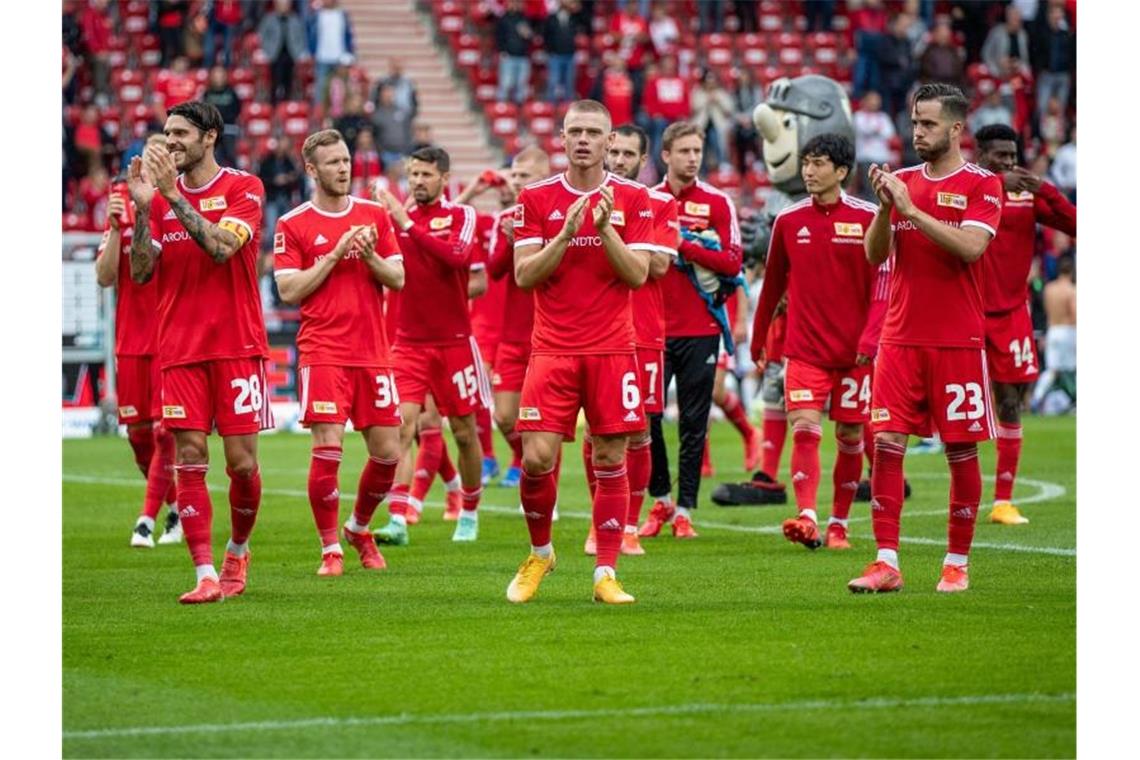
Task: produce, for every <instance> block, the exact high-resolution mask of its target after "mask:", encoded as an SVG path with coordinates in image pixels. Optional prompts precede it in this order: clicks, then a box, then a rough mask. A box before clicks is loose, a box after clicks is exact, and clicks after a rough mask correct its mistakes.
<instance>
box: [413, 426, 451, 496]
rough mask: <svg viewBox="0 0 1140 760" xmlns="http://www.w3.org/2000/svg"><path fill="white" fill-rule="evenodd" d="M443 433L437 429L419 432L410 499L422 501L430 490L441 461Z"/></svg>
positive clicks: (425, 429) (424, 429) (426, 429)
mask: <svg viewBox="0 0 1140 760" xmlns="http://www.w3.org/2000/svg"><path fill="white" fill-rule="evenodd" d="M443 449H444V445H443V431H442V430H440V429H439V428H423V429H421V430H420V446H419V451H417V452H416V473H415V476H414V477H413V478H412V491H411V493H412V498H413V499H418V500H419V501H423V500H424V497H425V496H427V493H428V491H430V490H431V482H432V481H433V480H435V474H436V473H437V472H439V464H440V461H441V460H442V459H443Z"/></svg>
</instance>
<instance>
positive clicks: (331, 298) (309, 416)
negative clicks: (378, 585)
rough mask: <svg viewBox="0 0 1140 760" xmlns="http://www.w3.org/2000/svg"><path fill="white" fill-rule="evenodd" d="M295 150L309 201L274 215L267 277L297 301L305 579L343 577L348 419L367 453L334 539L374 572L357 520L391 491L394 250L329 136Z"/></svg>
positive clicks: (371, 545)
mask: <svg viewBox="0 0 1140 760" xmlns="http://www.w3.org/2000/svg"><path fill="white" fill-rule="evenodd" d="M301 155H302V157H303V158H304V161H305V173H306V174H308V175H309V177H310V179H312V181H313V185H314V190H313V196H312V198H313V199H312V200H311V201H308V202H306V203H302V204H301V205H300V206H298V207H297V208H295V209H293V210H292V211H290V212H289V213H287V214H285V215H284V216H282V217H281V218H280V219H279V220H278V222H277V230H276V233H275V234H274V236H273V242H274V246H273V252H274V273H273V274H274V278H275V279H276V281H277V289H278V291H279V292H280V293H281V299H282V300H283V301H285V302H286V303H291V304H299V305H300V307H301V328H300V331H299V332H298V333H297V350H298V352H299V353H300V359H299V360H298V362H297V365H298V367H299V375H300V380H301V424H302V425H304V426H305V427H308V428H309V429H310V430H311V431H312V435H313V449H312V458H311V460H310V462H309V487H308V490H309V506H310V507H311V508H312V510H313V520H314V521H315V522H316V525H317V535H318V537H319V539H320V542H321V565H320V568H319V569H318V570H317V574H318V575H322V576H338V575H342V574H343V573H344V550H343V548H342V547H341V545H340V541H339V537H338V535H337V533H338V531H337V523H338V521H339V517H340V484H339V482H338V470H339V469H340V462H341V457H342V455H343V446H344V427H345V423H346V422H347V421H348V420H352V426H353V428H354V429H356V430H359V431H360V432H361V434H362V435H363V437H364V443H365V446H366V447H367V449H368V460H367V461H366V462H365V464H364V469H363V471H362V472H361V473H360V483H359V485H358V486H357V489H356V505H355V508H354V509H353V511H352V517H350V518H349V520H348V522H346V523H345V524H344V538H345V541H346V542H348V544H349V545H350V546H352V548H353V549H355V550H356V551H357V553H358V554H359V555H360V562H361V564H362V565H363V566H364V567H365V568H367V569H372V570H381V569H383V568H384V566H385V563H384V558H383V556H381V554H380V552H379V551H378V550H377V549H376V544H375V542H374V541H373V540H372V533H371V532H370V531H369V527H368V526H369V522H370V521H371V519H372V515H373V513H374V512H375V511H376V507H377V505H378V504H379V503H380V502H381V501H383V500H384V497H385V496H387V494H388V490H389V489H390V488H391V487H392V479H393V478H394V477H395V474H396V464H397V461H398V459H399V455H400V399H399V397H398V395H397V393H396V381H395V377H394V375H393V372H392V357H391V354H390V352H389V349H388V340H387V336H386V335H385V332H384V320H383V318H382V312H383V290H382V288H383V287H387V288H390V289H392V290H400V289H401V288H402V287H403V286H404V267H403V264H402V263H401V262H402V260H403V257H402V255H401V254H400V247H399V244H398V243H397V242H396V235H395V232H394V231H393V230H392V223H391V222H390V221H389V219H388V212H387V211H386V210H385V209H384V207H383V206H381V205H380V204H378V203H374V202H373V201H368V200H363V199H361V198H355V197H353V196H351V195H350V194H349V192H350V189H351V186H352V158H351V156H350V155H349V152H348V145H346V144H345V142H344V138H343V137H342V136H341V134H340V132H337V131H336V130H335V129H325V130H322V131H320V132H315V133H313V134H311V135H309V137H308V138H306V139H305V144H304V146H303V147H302V149H301Z"/></svg>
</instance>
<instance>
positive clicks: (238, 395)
mask: <svg viewBox="0 0 1140 760" xmlns="http://www.w3.org/2000/svg"><path fill="white" fill-rule="evenodd" d="M267 392H268V388H267V386H266V383H265V362H264V360H262V359H260V358H258V357H244V358H241V359H215V360H214V361H208V362H199V363H198V364H180V365H178V366H175V367H167V368H166V369H164V370H162V424H163V425H165V426H166V427H167V428H168V429H170V430H202V431H205V432H207V433H208V432H210V430H212V429H214V428H217V430H218V433H219V434H221V435H223V436H227V435H252V434H253V433H256V432H258V431H260V430H270V429H271V428H273V426H274V425H273V409H272V407H271V406H270V403H269V399H268V398H266V394H267Z"/></svg>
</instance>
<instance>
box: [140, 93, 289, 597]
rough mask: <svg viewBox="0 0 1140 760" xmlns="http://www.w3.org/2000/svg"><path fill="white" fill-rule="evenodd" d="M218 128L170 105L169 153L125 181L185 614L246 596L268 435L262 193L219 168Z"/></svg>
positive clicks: (213, 115) (216, 117) (194, 104)
mask: <svg viewBox="0 0 1140 760" xmlns="http://www.w3.org/2000/svg"><path fill="white" fill-rule="evenodd" d="M222 127H223V124H222V116H221V114H220V113H218V109H217V108H215V107H214V106H212V105H209V104H207V103H202V102H200V101H191V102H187V103H180V104H178V105H177V106H175V107H173V108H171V109H170V111H169V114H168V116H167V118H166V125H165V128H164V132H165V134H166V145H165V146H162V145H149V146H147V148H146V149H145V150H144V151H143V155H142V157H141V158H136V159H134V160H132V161H131V166H130V170H129V174H128V181H127V184H128V187H129V189H130V193H131V198H132V199H133V200H134V202H135V207H136V209H137V212H136V215H135V229H134V239H133V240H132V241H131V277H132V278H133V279H134V281H135V282H138V283H143V282H147V281H148V280H150V278H151V277H154V278H155V279H156V280H157V287H158V357H159V363H160V365H161V367H162V424H163V425H164V426H165V427H166V428H167V429H169V430H171V431H173V432H174V441H175V451H176V464H175V468H174V469H175V473H176V481H177V490H178V516H179V518H180V519H181V521H182V531H183V534H184V535H185V537H186V543H187V545H188V547H189V549H190V556H191V558H192V559H193V561H194V568H195V573H196V576H197V581H198V582H197V586H196V587H195V588H194V590H193V591H190V592H188V593H186V594H184V595H183V596H182V597H181V598H180V599H179V601H180V602H182V603H183V604H200V603H203V602H218V601H221V600H222V598H223V597H224V596H237V595H239V594H241V593H243V592H244V591H245V586H246V578H247V575H248V572H249V558H250V552H249V536H250V533H252V531H253V526H254V522H255V521H256V520H257V510H258V507H259V506H260V505H261V475H260V473H259V472H258V468H257V433H258V432H259V431H260V430H265V429H268V428H271V427H273V412H272V409H271V408H270V406H269V403H268V399H267V398H266V395H267V392H268V389H267V388H266V384H265V359H266V358H267V356H268V353H269V344H268V341H267V340H266V336H265V323H264V321H263V319H262V313H261V295H260V293H259V291H258V287H257V258H258V243H259V242H260V238H261V214H262V203H263V201H264V198H265V191H264V189H263V188H262V185H261V180H259V179H258V178H257V177H255V176H253V175H251V174H246V173H245V172H242V171H238V170H236V169H228V168H222V167H220V166H218V164H217V162H216V161H215V160H214V145H215V143H216V142H217V140H218V139H219V138H220V136H221V134H222ZM144 165H145V167H146V176H145V177H144V175H143V167H144ZM152 183H153V184H152ZM156 189H157V192H155V191H156ZM215 428H216V429H217V431H218V433H219V434H220V435H221V436H222V445H223V449H224V452H225V459H226V474H227V475H229V478H230V490H229V500H230V524H231V530H232V533H231V537H230V541H229V543H228V544H227V545H226V552H225V559H224V561H223V563H222V573H221V576H220V577H219V576H218V573H217V571H216V570H215V569H214V558H213V550H212V549H211V547H210V533H211V522H212V520H213V507H212V505H211V502H210V494H209V491H208V490H207V488H206V471H207V469H208V468H209V448H208V446H207V442H206V437H207V435H208V434H209V432H210V431H211V430H212V429H215Z"/></svg>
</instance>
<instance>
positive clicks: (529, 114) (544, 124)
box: [522, 101, 555, 137]
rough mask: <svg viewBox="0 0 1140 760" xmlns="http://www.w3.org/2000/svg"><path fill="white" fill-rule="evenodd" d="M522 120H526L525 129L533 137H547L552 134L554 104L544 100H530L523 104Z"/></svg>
mask: <svg viewBox="0 0 1140 760" xmlns="http://www.w3.org/2000/svg"><path fill="white" fill-rule="evenodd" d="M522 117H523V121H525V122H526V126H527V131H529V132H530V133H531V134H532V135H534V136H535V137H547V136H549V135H552V134H554V126H555V124H554V106H552V105H550V104H549V103H546V102H544V101H532V102H530V103H527V104H526V105H524V106H523V109H522Z"/></svg>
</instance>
